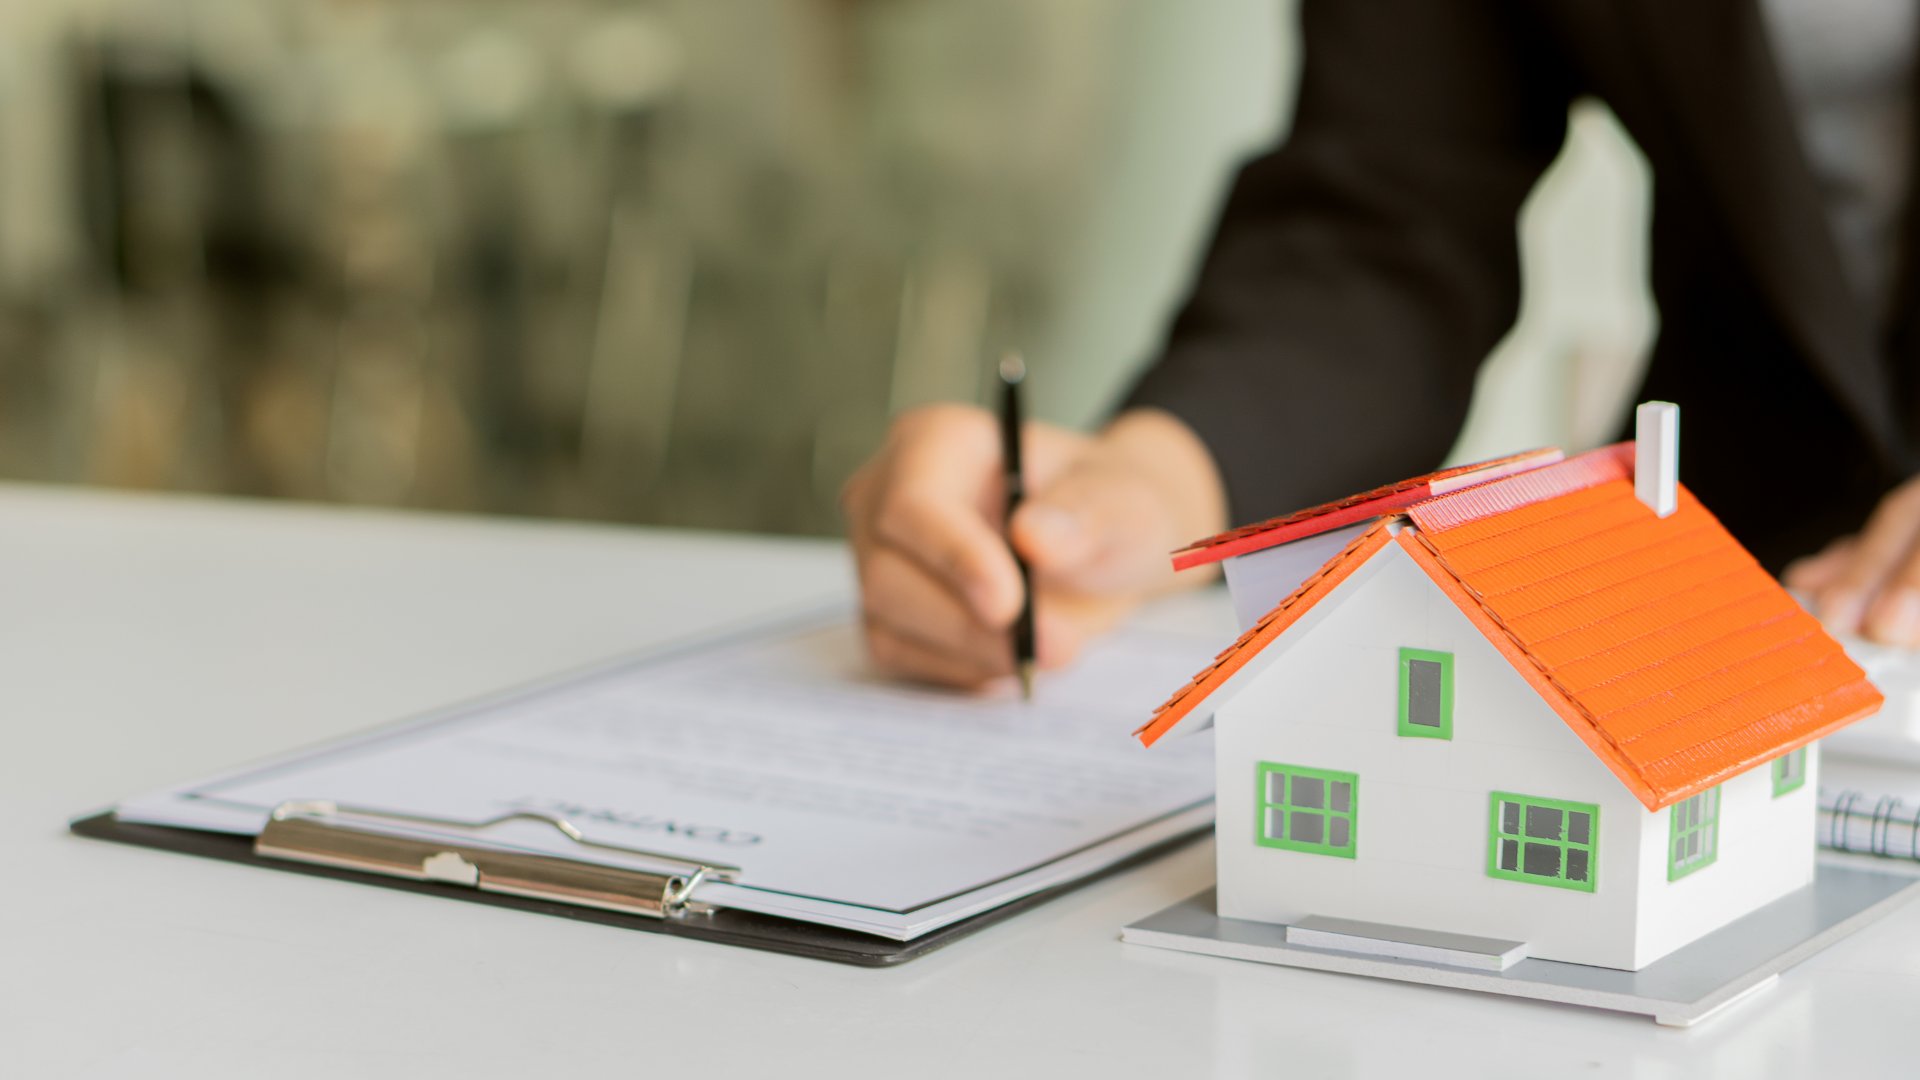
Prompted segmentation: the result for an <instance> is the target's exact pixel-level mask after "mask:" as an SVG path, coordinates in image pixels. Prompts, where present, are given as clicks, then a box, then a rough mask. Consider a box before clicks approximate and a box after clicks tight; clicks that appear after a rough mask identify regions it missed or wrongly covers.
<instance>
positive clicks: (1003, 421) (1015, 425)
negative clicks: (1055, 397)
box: [1000, 352, 1033, 701]
mask: <svg viewBox="0 0 1920 1080" xmlns="http://www.w3.org/2000/svg"><path fill="white" fill-rule="evenodd" d="M1026 377H1027V365H1026V362H1025V361H1023V360H1021V359H1020V354H1019V353H1018V352H1009V353H1007V354H1006V355H1005V356H1003V357H1001V358H1000V463H1001V467H1002V468H1003V469H1004V470H1005V472H1006V480H1007V524H1008V526H1009V528H1011V526H1012V524H1013V512H1014V511H1015V510H1017V509H1019V508H1020V500H1021V499H1022V498H1023V497H1025V495H1026V481H1025V480H1024V479H1023V473H1022V471H1021V467H1020V383H1021V382H1022V381H1024V380H1025V379H1026ZM1007 541H1008V542H1007V548H1008V550H1010V551H1012V550H1013V542H1012V541H1013V538H1012V535H1011V533H1009V535H1008V538H1007ZM1013 564H1014V565H1015V566H1017V567H1019V568H1020V615H1019V617H1017V618H1015V619H1014V621H1013V663H1014V666H1015V668H1017V669H1018V670H1019V672H1020V696H1021V697H1022V698H1023V699H1025V700H1028V701H1031V700H1033V572H1032V571H1030V570H1028V569H1027V561H1026V560H1025V559H1022V558H1021V557H1020V553H1019V552H1018V551H1014V552H1013Z"/></svg>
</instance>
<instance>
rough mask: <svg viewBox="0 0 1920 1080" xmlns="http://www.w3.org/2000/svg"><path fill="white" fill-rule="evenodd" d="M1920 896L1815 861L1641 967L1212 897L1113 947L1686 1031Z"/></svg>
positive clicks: (1124, 935)
mask: <svg viewBox="0 0 1920 1080" xmlns="http://www.w3.org/2000/svg"><path fill="white" fill-rule="evenodd" d="M1915 895H1920V878H1914V877H1912V876H1909V875H1900V874H1891V873H1882V872H1878V871H1875V870H1868V869H1861V868H1859V867H1857V866H1852V865H1837V864H1833V863H1827V862H1822V863H1821V864H1819V867H1818V869H1816V871H1815V872H1814V880H1813V884H1812V885H1810V886H1808V887H1807V888H1804V889H1801V890H1800V891H1798V892H1796V893H1793V894H1791V895H1789V896H1783V897H1781V898H1780V899H1778V900H1776V901H1774V902H1773V903H1771V904H1768V905H1767V906H1766V907H1763V908H1761V909H1760V910H1759V911H1756V912H1754V913H1753V914H1751V915H1748V916H1745V917H1744V918H1741V919H1739V920H1737V921H1735V922H1733V923H1731V924H1729V925H1727V926H1725V927H1723V928H1721V929H1719V930H1716V931H1714V932H1713V933H1711V934H1708V935H1707V936H1706V937H1703V938H1701V939H1700V940H1699V941H1696V942H1694V943H1693V944H1691V945H1689V946H1687V947H1686V948H1684V949H1681V950H1680V951H1678V952H1675V953H1672V954H1670V955H1668V956H1666V957H1664V958H1663V959H1661V960H1659V961H1657V962H1655V963H1653V964H1650V965H1648V966H1647V967H1645V968H1642V969H1641V970H1639V971H1618V970H1615V969H1613V968H1601V967H1589V966H1587V965H1585V964H1568V963H1562V962H1560V961H1556V960H1536V959H1525V960H1521V961H1520V962H1518V963H1516V964H1514V965H1513V966H1512V967H1509V968H1507V969H1506V970H1504V971H1487V970H1476V969H1475V968H1472V967H1463V966H1454V965H1451V964H1442V963H1428V962H1423V961H1419V960H1403V959H1396V958H1392V957H1383V956H1376V955H1368V954H1365V953H1360V952H1349V951H1345V950H1339V949H1327V948H1318V947H1312V946H1306V945H1301V944H1296V943H1290V942H1288V940H1287V927H1285V926H1282V925H1277V924H1272V923H1259V922H1247V921H1244V920H1241V919H1223V918H1220V917H1219V916H1218V915H1216V914H1214V904H1213V890H1212V889H1208V890H1207V891H1206V892H1203V893H1199V894H1197V895H1195V896H1191V897H1188V898H1187V899H1186V900H1183V901H1181V902H1180V903H1178V904H1175V905H1174V906H1172V907H1170V908H1168V909H1166V910H1165V911H1162V912H1160V913H1159V914H1157V915H1152V916H1149V917H1148V918H1145V919H1142V920H1140V921H1139V922H1137V923H1134V924H1133V925H1131V926H1128V927H1126V928H1125V929H1123V930H1121V931H1120V940H1122V941H1125V942H1130V943H1132V944H1135V945H1149V946H1153V947H1154V948H1160V949H1175V950H1178V951H1180V952H1191V953H1202V954H1205V955H1208V956H1222V957H1227V958H1229V959H1234V960H1253V961H1257V962H1259V963H1264V964H1284V965H1286V966H1288V967H1299V968H1311V969H1314V970H1316V971H1338V972H1344V973H1346V974H1350V975H1368V976H1372V977H1373V978H1378V979H1394V980H1396V981H1399V982H1411V983H1425V984H1427V985H1430V986H1450V987H1454V988H1456V989H1460V990H1478V991H1481V992H1482V993H1488V994H1506V995H1508V996H1510V997H1526V998H1535V999H1538V1000H1541V1001H1558V1002H1563V1003H1565V1004H1568V1005H1582V1006H1586V1007H1588V1008H1593V1009H1611V1010H1615V1011H1618V1012H1627V1013H1637V1014H1640V1015H1643V1016H1650V1017H1652V1018H1653V1019H1654V1022H1655V1023H1659V1024H1665V1025H1667V1026H1670V1027H1690V1026H1692V1025H1694V1024H1697V1023H1699V1022H1700V1021H1702V1020H1705V1019H1706V1018H1707V1017H1709V1016H1712V1015H1714V1014H1715V1013H1718V1012H1720V1011H1722V1010H1725V1009H1727V1008H1730V1007H1732V1006H1733V1005H1736V1004H1738V1003H1739V1002H1742V1001H1745V1000H1746V999H1748V998H1750V997H1752V996H1753V995H1755V994H1758V993H1759V992H1761V991H1762V990H1764V989H1766V988H1767V987H1769V986H1771V985H1773V983H1774V982H1776V981H1777V980H1778V978H1779V975H1780V972H1782V971H1785V970H1786V969H1787V968H1790V967H1792V966H1793V965H1795V964H1797V963H1799V962H1800V961H1802V960H1805V959H1806V958H1807V957H1809V956H1812V955H1813V954H1814V953H1817V952H1819V951H1820V950H1821V949H1824V948H1826V947H1827V946H1828V945H1830V944H1832V943H1833V942H1835V941H1838V940H1840V939H1841V938H1843V937H1845V936H1847V935H1848V934H1851V933H1853V932H1854V931H1855V930H1858V929H1859V928H1861V927H1863V926H1866V925H1867V924H1868V923H1871V922H1873V921H1874V920H1875V919H1878V918H1880V917H1881V916H1883V915H1885V914H1887V913H1888V912H1890V911H1892V910H1893V909H1894V908H1895V907H1897V906H1899V905H1900V904H1901V903H1903V902H1905V901H1907V900H1909V899H1911V898H1913V897H1914V896H1915Z"/></svg>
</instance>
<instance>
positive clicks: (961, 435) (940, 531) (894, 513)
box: [843, 406, 1021, 625]
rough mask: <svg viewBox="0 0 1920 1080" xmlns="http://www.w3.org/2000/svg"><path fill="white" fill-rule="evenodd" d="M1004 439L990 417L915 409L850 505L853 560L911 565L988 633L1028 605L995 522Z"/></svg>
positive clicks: (853, 485)
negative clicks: (868, 555)
mask: <svg viewBox="0 0 1920 1080" xmlns="http://www.w3.org/2000/svg"><path fill="white" fill-rule="evenodd" d="M998 438H999V436H998V434H997V429H996V428H995V426H994V422H993V418H992V417H990V416H988V415H987V414H986V413H985V412H984V411H983V410H980V409H973V408H965V407H960V406H932V407H928V408H925V409H916V410H914V411H913V412H911V413H908V414H907V415H905V416H903V417H902V418H901V419H900V420H899V421H897V422H896V423H895V425H894V429H893V432H892V434H891V435H890V436H889V438H888V440H887V445H886V447H885V448H884V449H883V450H882V451H881V454H880V455H879V457H878V458H876V459H875V461H874V462H872V463H870V464H869V465H868V466H867V467H865V468H863V469H862V470H861V471H860V473H859V474H856V476H855V477H854V479H853V480H852V481H850V482H849V483H848V485H847V490H846V493H845V496H844V499H843V502H844V503H845V505H846V509H847V513H848V524H849V531H850V532H851V534H852V539H853V542H854V547H855V549H856V553H858V554H860V555H861V556H862V557H863V558H864V553H865V552H866V551H868V550H875V549H879V548H889V549H892V550H894V551H897V552H899V553H902V554H904V555H906V556H907V557H908V558H911V559H912V560H913V561H915V562H916V563H918V564H919V565H920V566H921V567H922V568H924V569H925V571H926V572H927V573H928V574H929V575H931V576H932V578H933V579H934V580H935V581H938V582H940V583H941V585H942V586H943V587H945V588H946V589H948V590H949V591H950V592H952V594H953V595H954V596H955V597H957V598H959V599H960V600H961V601H963V602H964V603H966V604H967V605H968V607H970V608H971V609H972V610H973V611H974V613H975V615H976V616H977V617H978V618H979V619H980V620H981V621H983V622H986V623H988V624H989V625H1005V624H1006V623H1008V622H1011V621H1012V619H1013V617H1014V614H1015V613H1016V612H1017V611H1018V610H1019V606H1020V599H1021V596H1020V576H1019V570H1018V568H1017V567H1016V566H1015V565H1014V562H1013V556H1012V554H1011V553H1009V552H1008V551H1007V545H1006V541H1005V540H1004V539H1002V538H1001V536H1000V534H999V532H998V529H997V526H996V524H995V522H994V518H995V517H997V513H994V511H995V508H996V505H997V503H998V501H999V499H1000V498H1001V497H1002V496H1001V494H1000V492H1001V490H1002V484H1001V477H1000V447H999V442H998Z"/></svg>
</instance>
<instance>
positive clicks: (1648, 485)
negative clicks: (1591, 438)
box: [1633, 401, 1680, 517]
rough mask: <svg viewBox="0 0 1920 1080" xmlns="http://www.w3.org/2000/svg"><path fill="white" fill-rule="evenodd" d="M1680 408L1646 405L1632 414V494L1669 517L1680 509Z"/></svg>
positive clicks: (1662, 403) (1666, 403) (1665, 403)
mask: <svg viewBox="0 0 1920 1080" xmlns="http://www.w3.org/2000/svg"><path fill="white" fill-rule="evenodd" d="M1679 487H1680V406H1678V405H1675V404H1674V403H1673V402H1671V401H1643V402H1641V403H1640V407H1639V408H1637V409H1635V410H1634V411H1633V494H1634V495H1635V496H1636V497H1637V498H1638V499H1639V500H1640V501H1641V502H1643V503H1646V504H1647V505H1648V506H1649V507H1651V508H1652V509H1653V512H1654V513H1655V514H1658V515H1659V516H1660V517H1666V516H1667V515H1668V514H1671V513H1673V512H1674V510H1675V509H1677V508H1678V507H1679V505H1680V492H1679Z"/></svg>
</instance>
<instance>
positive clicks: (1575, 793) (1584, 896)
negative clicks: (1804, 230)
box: [1216, 544, 1812, 968]
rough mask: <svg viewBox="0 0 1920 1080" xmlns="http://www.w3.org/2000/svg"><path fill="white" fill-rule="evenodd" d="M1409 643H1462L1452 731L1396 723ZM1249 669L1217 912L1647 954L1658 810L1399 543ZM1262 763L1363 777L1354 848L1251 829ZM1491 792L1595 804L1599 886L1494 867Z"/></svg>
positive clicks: (1593, 952) (1226, 708)
mask: <svg viewBox="0 0 1920 1080" xmlns="http://www.w3.org/2000/svg"><path fill="white" fill-rule="evenodd" d="M1402 646H1410V647H1415V648H1422V649H1436V650H1442V651H1446V652H1450V653H1452V654H1453V655H1454V712H1453V717H1454V719H1453V738H1452V739H1451V740H1440V739H1423V738H1404V737H1402V736H1400V735H1399V734H1398V733H1397V731H1398V693H1399V689H1398V688H1399V681H1398V671H1399V668H1398V664H1399V649H1400V648H1401V647H1402ZM1250 667H1252V668H1253V670H1250V671H1246V672H1243V673H1242V676H1241V677H1240V678H1238V679H1236V682H1238V683H1239V686H1238V688H1237V689H1238V692H1237V693H1235V694H1234V696H1233V697H1232V698H1231V699H1230V700H1227V701H1226V702H1225V703H1223V704H1222V705H1221V706H1220V708H1219V713H1218V723H1217V724H1216V728H1217V732H1216V739H1217V741H1216V751H1217V753H1218V755H1219V756H1218V761H1219V777H1218V780H1219V789H1218V799H1219V802H1218V806H1219V823H1218V825H1217V834H1218V840H1219V845H1218V859H1219V904H1220V913H1221V914H1222V915H1223V916H1227V917H1230V918H1240V919H1255V920H1262V921H1280V922H1284V921H1289V920H1291V919H1294V918H1297V917H1299V916H1302V915H1308V914H1321V915H1333V916H1339V917H1344V918H1350V919H1361V920H1366V921H1372V922H1383V923H1392V924H1397V925H1402V926H1414V927H1420V928H1425V929H1433V930H1443V931H1453V932H1457V933H1466V934H1475V935H1480V936H1484V937H1493V938H1505V939H1510V940H1523V941H1526V942H1528V943H1529V946H1530V949H1531V953H1532V955H1534V956H1538V957H1543V958H1546V959H1553V960H1565V961H1570V962H1574V963H1585V964H1597V965H1603V966H1608V967H1619V968H1629V967H1633V966H1634V965H1635V963H1636V958H1637V952H1638V950H1637V948H1636V940H1635V933H1634V929H1635V927H1634V922H1635V914H1636V905H1637V903H1638V902H1639V900H1640V888H1639V885H1640V882H1639V879H1640V878H1641V876H1642V875H1643V874H1644V873H1645V872H1646V869H1645V868H1646V867H1647V866H1651V865H1652V863H1651V862H1650V861H1649V860H1647V859H1643V858H1642V857H1641V853H1640V851H1639V848H1640V845H1641V840H1642V835H1643V832H1645V823H1646V822H1647V820H1648V819H1649V817H1650V816H1651V815H1649V814H1648V813H1647V811H1646V809H1645V808H1644V807H1643V806H1641V804H1640V803H1639V802H1638V800H1636V799H1634V798H1633V796H1632V795H1631V794H1630V793H1628V791H1627V790H1626V788H1625V787H1624V786H1623V785H1622V784H1621V783H1620V781H1619V780H1618V779H1617V778H1615V777H1614V776H1613V774H1612V773H1611V772H1609V771H1608V770H1607V768H1606V767H1605V766H1604V765H1602V764H1601V763H1600V762H1599V760H1598V759H1596V758H1595V757H1594V756H1593V754H1592V752H1591V751H1589V750H1588V749H1587V748H1586V746H1585V744H1583V743H1582V742H1581V741H1580V740H1579V738H1578V737H1576V736H1575V735H1574V734H1573V732H1571V731H1570V730H1568V728H1567V726H1566V723H1565V721H1563V720H1561V719H1560V718H1559V716H1557V715H1556V714H1555V713H1554V712H1553V711H1552V710H1551V709H1549V708H1548V707H1547V705H1546V703H1545V702H1543V701H1541V700H1540V698H1539V696H1538V695H1537V694H1535V692H1534V691H1533V689H1532V688H1531V687H1530V686H1528V685H1527V683H1526V682H1525V681H1524V680H1523V679H1521V678H1520V676H1519V675H1518V674H1517V673H1516V672H1515V671H1514V670H1513V668H1512V666H1511V665H1510V664H1509V663H1508V661H1507V660H1506V658H1505V657H1503V656H1502V655H1501V654H1500V653H1499V652H1498V651H1497V650H1496V649H1494V648H1493V646H1492V645H1491V644H1490V643H1488V642H1487V641H1486V639H1485V638H1484V637H1482V636H1481V634H1480V631H1479V630H1478V629H1477V628H1475V627H1474V625H1473V624H1472V623H1471V622H1470V621H1468V620H1467V618H1466V616H1464V615H1463V614H1461V612H1460V611H1459V609H1458V608H1456V607H1455V606H1454V604H1453V602H1452V601H1451V600H1449V599H1448V598H1447V597H1446V595H1445V594H1444V593H1442V592H1441V591H1440V590H1439V588H1438V587H1437V586H1435V585H1434V584H1433V583H1432V582H1431V581H1430V580H1428V578H1427V577H1426V575H1425V573H1424V572H1423V571H1421V570H1420V568H1419V567H1418V566H1417V565H1415V564H1414V562H1413V561H1412V559H1411V558H1410V557H1408V556H1407V555H1406V553H1405V552H1403V551H1402V550H1401V549H1400V548H1399V547H1398V546H1397V545H1391V544H1390V545H1388V546H1387V547H1385V548H1382V549H1381V550H1380V551H1379V552H1378V553H1377V554H1375V555H1374V556H1373V557H1372V559H1370V560H1369V563H1368V565H1366V566H1364V567H1361V568H1360V569H1359V570H1357V571H1355V572H1354V574H1353V575H1352V576H1351V577H1350V578H1348V580H1346V581H1345V582H1342V583H1341V584H1340V585H1339V586H1338V587H1337V588H1336V589H1335V591H1334V592H1332V593H1331V594H1329V595H1328V596H1326V597H1325V598H1323V599H1322V600H1321V601H1320V602H1319V603H1318V604H1317V605H1315V607H1314V608H1313V609H1312V610H1311V611H1309V612H1308V613H1307V614H1306V615H1305V616H1303V617H1302V618H1301V620H1300V621H1299V622H1298V623H1296V624H1295V625H1294V626H1293V627H1292V628H1291V629H1290V630H1289V631H1288V632H1287V633H1286V634H1285V635H1283V636H1282V638H1281V639H1280V640H1279V641H1277V642H1275V643H1274V644H1273V645H1270V646H1269V647H1268V648H1267V649H1266V650H1265V651H1264V652H1263V653H1262V654H1261V655H1260V656H1259V657H1257V658H1256V659H1255V660H1253V661H1252V662H1251V664H1250ZM1262 761H1270V762H1279V763H1284V764H1293V765H1304V766H1309V767H1318V768H1326V769H1338V770H1342V771H1346V772H1352V773H1355V774H1357V776H1358V792H1357V794H1358V802H1357V807H1358V814H1357V817H1356V821H1355V856H1356V857H1355V858H1353V859H1344V858H1338V857H1333V856H1327V855H1316V854H1308V853H1303V852H1295V851H1287V850H1280V849H1276V848H1270V847H1262V846H1260V845H1258V844H1257V843H1256V842H1255V830H1256V816H1257V804H1256V798H1255V785H1256V769H1257V763H1259V762H1262ZM1811 787H1812V785H1811V783H1809V785H1808V788H1809V790H1810V789H1811ZM1494 791H1507V792H1512V793H1515V794H1520V795H1535V796H1543V797H1547V798H1553V799H1563V800H1571V801H1576V802H1585V803H1593V804H1596V805H1597V806H1598V807H1599V808H1600V812H1599V833H1598V835H1599V844H1598V848H1597V860H1596V863H1595V877H1594V882H1595V888H1594V891H1593V892H1591V893H1588V892H1580V891H1577V890H1573V889H1563V888H1554V887H1552V886H1547V885H1534V884H1529V883H1524V882H1516V881H1508V880H1504V879H1499V878H1494V877H1490V876H1488V874H1487V855H1488V819H1489V800H1490V797H1491V793H1492V792H1494ZM1730 812H1732V811H1731V808H1730ZM1809 820H1810V816H1809ZM1810 842H1811V841H1810V839H1808V843H1809V844H1810ZM1659 851H1660V852H1664V846H1662V847H1660V848H1659ZM1706 872H1707V871H1702V872H1701V873H1703V874H1704V873H1706ZM1660 879H1661V884H1663V885H1664V884H1665V866H1664V863H1663V864H1661V866H1660Z"/></svg>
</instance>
